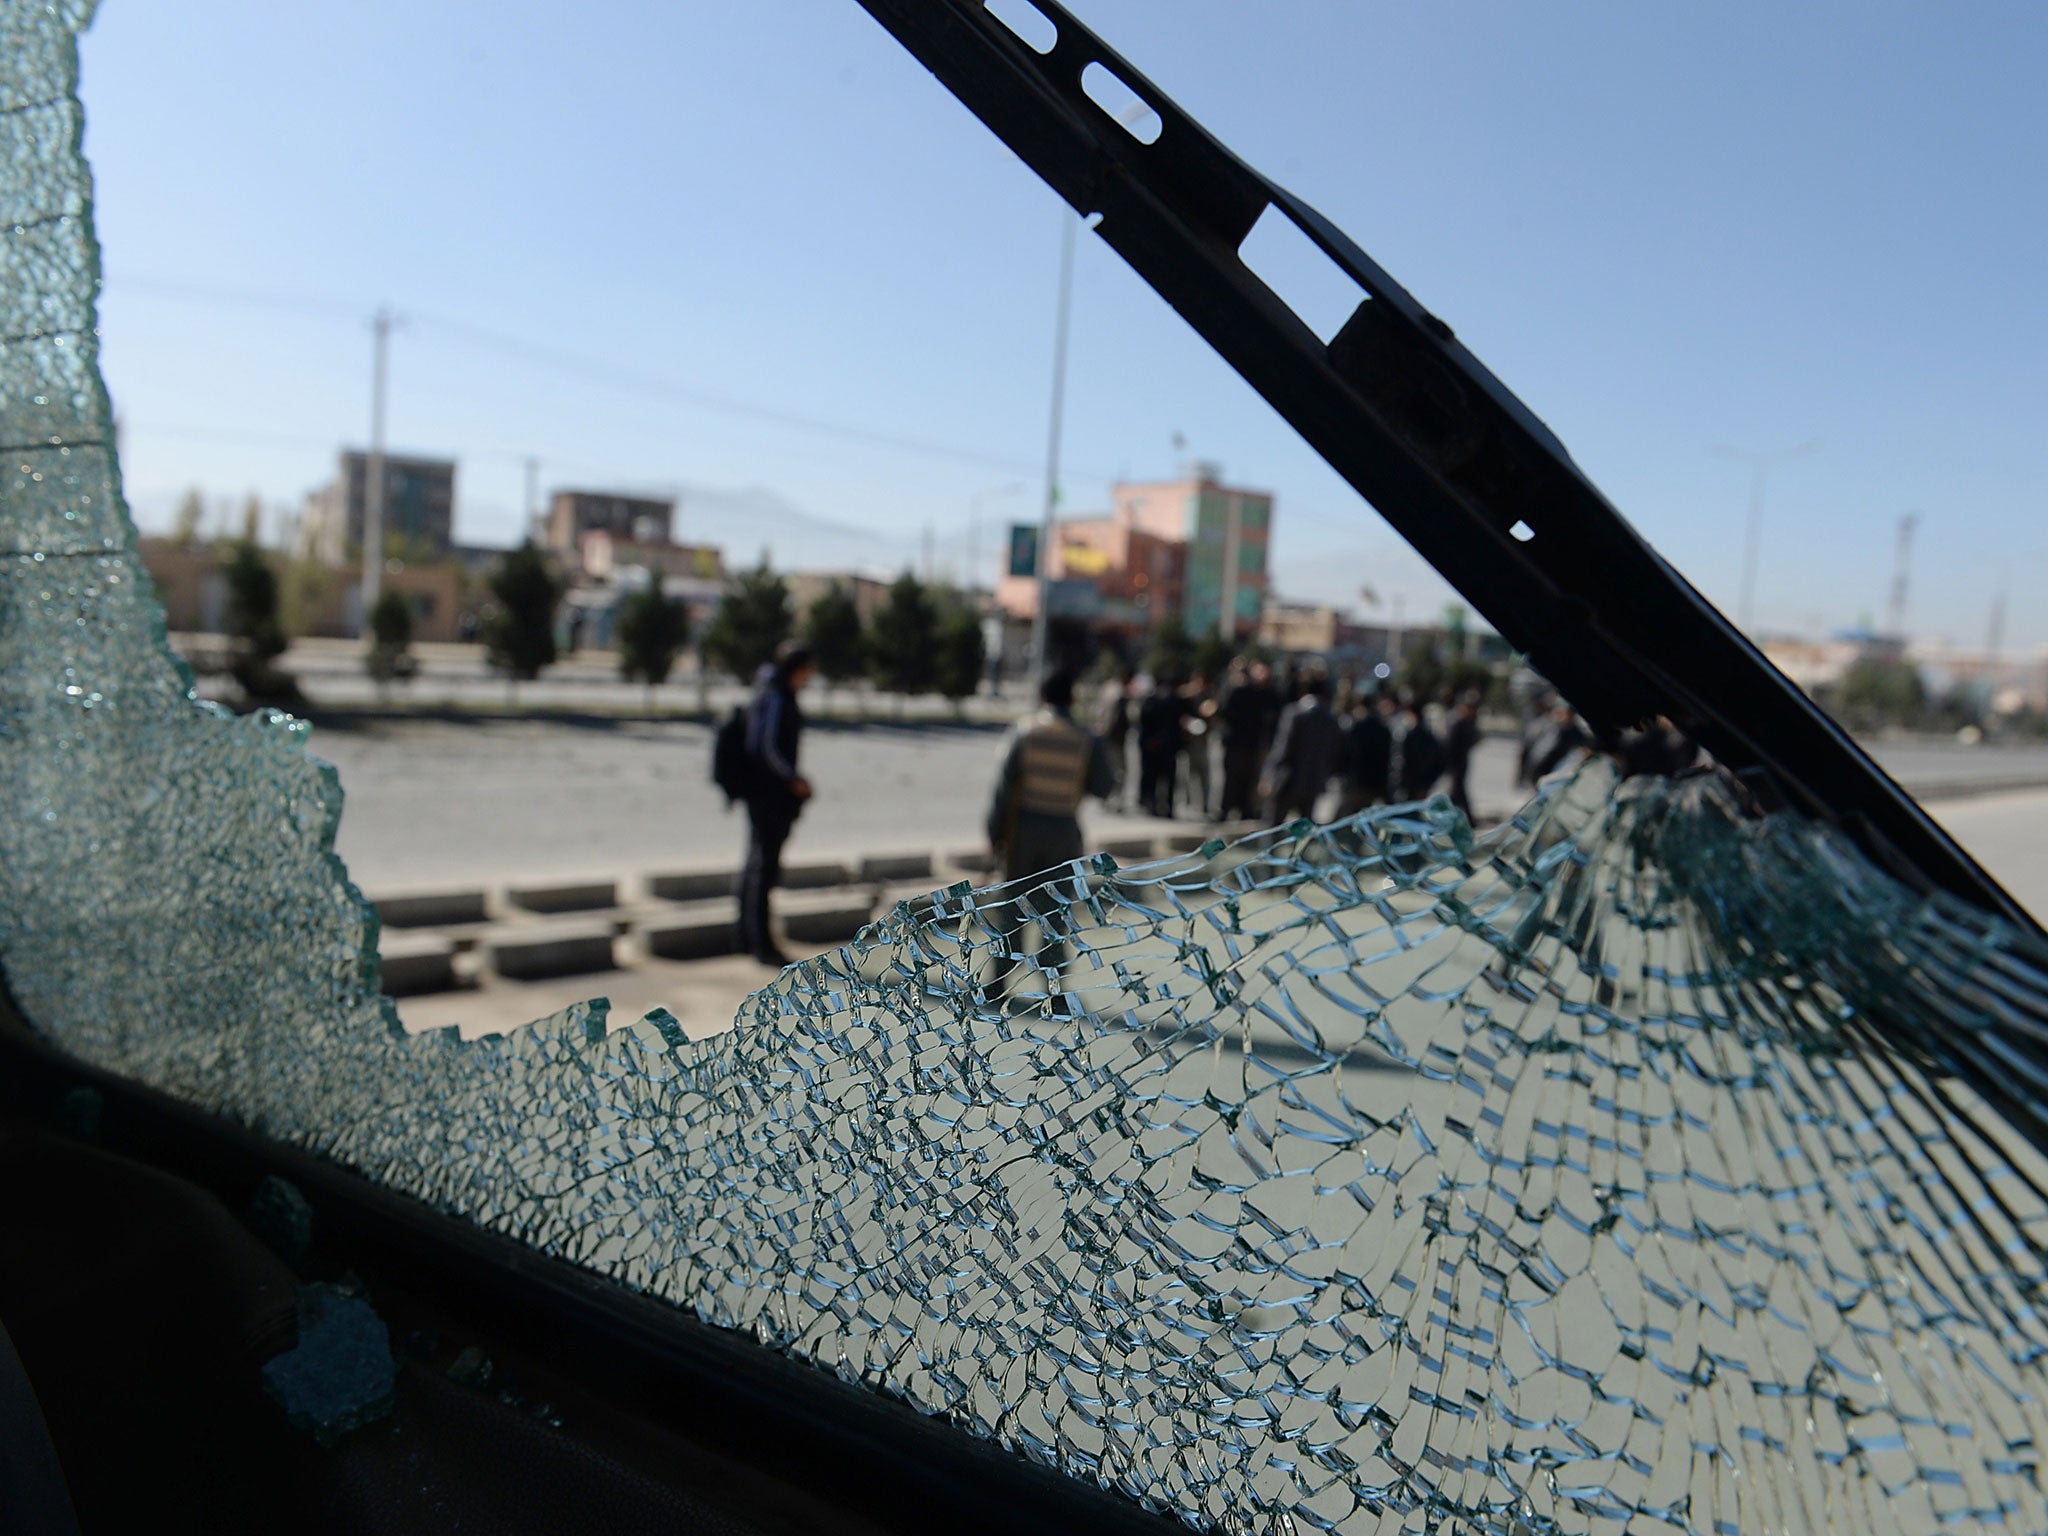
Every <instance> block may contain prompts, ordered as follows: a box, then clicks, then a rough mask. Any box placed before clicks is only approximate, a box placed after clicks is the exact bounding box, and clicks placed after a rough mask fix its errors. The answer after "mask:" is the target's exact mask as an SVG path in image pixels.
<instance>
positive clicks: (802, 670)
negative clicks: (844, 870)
mask: <svg viewBox="0 0 2048 1536" xmlns="http://www.w3.org/2000/svg"><path fill="white" fill-rule="evenodd" d="M814 670H815V668H814V664H813V662H812V658H811V653H810V650H809V649H808V648H807V647H805V646H801V645H797V644H795V643H794V642H790V641H785V642H784V643H783V644H782V645H781V646H779V647H777V649H776V652H775V660H774V661H773V662H772V663H770V664H769V665H768V666H765V667H763V668H762V669H761V677H760V682H759V685H758V686H757V687H756V689H755V691H754V697H753V701H752V702H751V703H749V704H748V705H747V706H746V707H745V708H744V709H736V710H734V711H733V713H732V717H731V718H730V719H729V720H727V721H726V722H725V724H724V725H723V726H721V727H720V728H719V732H718V738H717V740H716V741H715V742H714V743H713V746H712V761H711V770H712V778H713V780H714V781H715V782H716V783H717V784H718V787H719V788H720V789H722V790H724V791H725V793H726V796H727V798H728V799H730V800H744V801H745V802H746V805H747V859H746V863H745V864H743V865H742V866H741V867H740V878H739V889H738V891H737V892H736V893H735V894H736V895H737V897H738V899H739V909H740V911H739V939H740V948H741V949H742V950H744V951H745V952H746V953H747V954H749V955H752V956H753V957H754V958H755V959H756V960H758V961H760V962H761V963H762V964H763V965H771V966H774V967H775V968H776V969H778V970H780V969H781V968H782V967H783V966H785V965H787V964H789V957H788V956H787V955H785V954H784V953H783V952H782V950H781V949H780V948H779V947H778V946H777V944H776V942H775V935H774V932H773V930H771V929H770V928H769V926H768V893H769V892H770V891H772V890H774V889H775V887H776V886H777V885H779V884H781V883H782V845H783V844H784V843H786V842H788V841H789V833H790V829H791V828H792V827H794V826H795V825H796V819H797V817H798V815H799V814H801V813H802V811H803V806H804V802H805V801H806V800H808V799H810V798H811V785H810V781H809V780H808V779H806V778H805V777H804V776H803V775H802V774H801V773H799V772H797V766H796V764H797V746H798V743H799V742H800V741H801V740H802V738H803V730H804V712H803V707H802V706H801V705H800V704H798V703H797V695H798V694H799V693H801V692H802V691H803V687H804V685H805V684H806V683H808V682H809V681H810V680H811V674H812V672H813V671H814Z"/></svg>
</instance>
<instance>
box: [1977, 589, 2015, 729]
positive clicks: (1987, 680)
mask: <svg viewBox="0 0 2048 1536" xmlns="http://www.w3.org/2000/svg"><path fill="white" fill-rule="evenodd" d="M2011 586H2012V577H2011V576H2009V575H2006V576H2000V577H1999V578H1998V591H1997V592H1996V593H1995V594H1994V595H1993V596H1992V599H1991V624H1990V628H1989V630H1988V631H1987V632H1986V634H1985V636H1984V721H1985V723H1986V724H1987V725H1988V724H1989V723H1990V721H1991V716H1992V712H1993V710H1994V709H1995V708H1996V707H1997V701H1998V653H1999V652H2000V651H2002V650H2003V649H2005V596H2006V593H2007V591H2008V590H2009V589H2010V588H2011Z"/></svg>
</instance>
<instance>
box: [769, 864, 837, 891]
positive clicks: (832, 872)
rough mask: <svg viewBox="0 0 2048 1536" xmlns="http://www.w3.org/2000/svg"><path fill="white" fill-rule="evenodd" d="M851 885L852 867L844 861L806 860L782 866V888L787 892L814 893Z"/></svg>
mask: <svg viewBox="0 0 2048 1536" xmlns="http://www.w3.org/2000/svg"><path fill="white" fill-rule="evenodd" d="M852 883H853V866H852V865H850V864H849V863H848V862H847V861H846V860H845V859H806V860H804V861H803V862H801V863H796V864H784V865H783V866H782V888H783V889H784V890H787V891H815V890H822V889H824V888H825V887H827V886H834V885H850V884H852Z"/></svg>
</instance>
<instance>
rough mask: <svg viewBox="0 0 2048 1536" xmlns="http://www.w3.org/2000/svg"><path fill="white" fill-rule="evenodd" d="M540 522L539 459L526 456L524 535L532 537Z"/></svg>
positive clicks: (529, 455) (530, 455)
mask: <svg viewBox="0 0 2048 1536" xmlns="http://www.w3.org/2000/svg"><path fill="white" fill-rule="evenodd" d="M539 524H540V460H539V459H537V458H535V457H534V456H533V455H532V454H530V453H529V454H528V455H527V456H526V536H527V537H528V538H532V537H533V535H534V532H535V530H536V529H537V528H538V527H539Z"/></svg>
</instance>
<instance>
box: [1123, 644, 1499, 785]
mask: <svg viewBox="0 0 2048 1536" xmlns="http://www.w3.org/2000/svg"><path fill="white" fill-rule="evenodd" d="M1094 724H1095V728H1096V733H1097V735H1098V736H1099V737H1100V738H1101V740H1102V742H1103V744H1104V747H1105V749H1106V750H1107V752H1108V755H1109V759H1110V762H1111V763H1112V765H1113V766H1114V767H1115V769H1116V771H1117V777H1118V779H1119V781H1120V783H1123V782H1131V777H1130V775H1129V773H1128V768H1129V758H1130V755H1131V751H1132V749H1133V748H1135V749H1136V755H1137V773H1136V776H1135V784H1136V794H1135V796H1133V797H1131V798H1130V799H1129V800H1127V801H1118V800H1116V799H1115V798H1114V796H1115V795H1116V794H1118V793H1120V791H1113V799H1112V803H1119V804H1123V805H1126V806H1127V807H1128V808H1129V809H1132V810H1136V811H1141V812H1143V813H1145V814H1147V815H1151V816H1159V817H1167V818H1171V817H1172V816H1174V815H1175V814H1177V813H1178V812H1179V811H1181V810H1183V809H1186V810H1188V811H1191V812H1192V813H1193V814H1194V816H1195V817H1196V818H1197V819H1199V820H1205V821H1245V820H1265V821H1267V822H1268V823H1270V824H1273V825H1278V824H1280V823H1281V822H1285V821H1291V820H1293V819H1294V818H1295V817H1297V816H1306V815H1312V814H1313V813H1314V809H1315V807H1316V805H1317V803H1318V802H1319V801H1320V800H1321V799H1322V796H1323V795H1324V793H1325V792H1326V791H1327V790H1328V789H1329V788H1330V787H1331V786H1332V785H1335V786H1336V788H1337V791H1338V801H1337V805H1338V812H1337V813H1338V814H1339V815H1351V814H1354V813H1356V812H1358V811H1361V810H1364V809H1365V808H1366V807H1367V806H1372V805H1384V804H1389V803H1392V802H1396V801H1401V800H1419V799H1422V798H1423V797H1425V796H1427V795H1429V794H1430V793H1431V792H1432V791H1433V790H1434V789H1435V788H1436V786H1437V784H1438V783H1439V782H1440V781H1447V783H1446V791H1447V793H1448V794H1449V795H1450V797H1451V799H1452V801H1453V802H1454V803H1455V804H1456V805H1457V806H1458V808H1459V809H1460V810H1462V811H1464V812H1465V814H1466V815H1467V816H1470V815H1471V814H1472V805H1471V800H1470V797H1469V794H1468V790H1467V777H1468V775H1469V773H1470V770H1471V763H1472V751H1473V749H1474V748H1475V747H1476V746H1477V745H1478V744H1479V700H1478V698H1477V696H1476V695H1469V696H1463V697H1459V698H1457V699H1454V700H1452V701H1451V702H1450V703H1449V704H1448V705H1447V706H1446V709H1445V721H1444V730H1443V731H1442V733H1441V734H1440V733H1439V732H1438V731H1437V730H1436V729H1435V728H1433V727H1432V726H1431V725H1430V723H1429V721H1428V717H1427V713H1426V711H1425V710H1424V709H1423V707H1422V705H1421V703H1420V702H1419V701H1418V700H1416V699H1415V698H1413V697H1412V696H1408V695H1399V694H1396V693H1394V692H1392V691H1391V690H1385V689H1381V690H1376V691H1373V692H1361V693H1356V694H1349V693H1347V696H1346V697H1344V698H1342V699H1337V698H1335V688H1334V686H1333V684H1332V682H1331V679H1330V677H1329V674H1328V673H1327V672H1325V671H1323V670H1321V669H1319V668H1308V669H1298V670H1290V671H1289V673H1288V674H1287V676H1286V677H1285V678H1284V679H1276V678H1275V676H1274V673H1273V670H1272V668H1271V667H1269V666H1268V665H1267V664H1266V663H1265V662H1262V661H1248V660H1246V659H1245V658H1243V657H1239V658H1238V659H1236V660H1235V661H1233V662H1231V664H1230V670H1229V672H1228V673H1227V674H1226V675H1225V677H1224V679H1223V683H1222V686H1221V687H1220V688H1212V687H1211V686H1210V682H1209V679H1208V678H1206V677H1202V676H1199V675H1197V676H1196V677H1195V678H1193V679H1192V680H1191V681H1189V682H1188V683H1186V684H1185V685H1183V686H1174V685H1172V684H1170V683H1162V682H1160V681H1157V680H1155V681H1152V682H1150V683H1146V682H1143V681H1141V680H1139V679H1137V678H1135V677H1133V676H1132V675H1131V674H1129V673H1125V674H1123V675H1122V676H1120V677H1118V678H1116V679H1115V680H1113V681H1112V682H1110V683H1109V684H1108V685H1107V686H1106V687H1105V689H1104V691H1103V695H1102V699H1101V702H1100V704H1099V706H1098V708H1097V710H1096V714H1095V721H1094ZM1219 744H1220V749H1221V750H1220V757H1221V764H1220V767H1221V772H1220V775H1219V774H1216V773H1214V772H1213V771H1212V770H1213V769H1214V768H1215V767H1216V766H1217V763H1216V757H1217V756H1218V755H1219V754H1218V750H1217V749H1218V746H1219Z"/></svg>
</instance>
